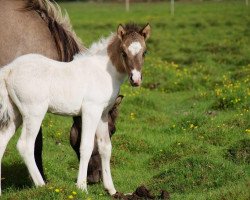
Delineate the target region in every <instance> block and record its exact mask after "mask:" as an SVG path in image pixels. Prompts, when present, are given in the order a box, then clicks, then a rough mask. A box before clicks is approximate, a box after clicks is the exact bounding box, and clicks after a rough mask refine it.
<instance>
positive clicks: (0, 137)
mask: <svg viewBox="0 0 250 200" xmlns="http://www.w3.org/2000/svg"><path fill="white" fill-rule="evenodd" d="M19 125H20V120H17V121H16V122H15V123H14V122H13V121H11V122H10V123H9V124H8V126H7V127H4V128H2V129H1V130H0V195H1V178H2V174H1V165H2V158H3V154H4V152H5V149H6V147H7V144H8V142H9V140H10V139H11V137H12V136H13V135H14V133H15V131H16V129H17V128H18V127H19Z"/></svg>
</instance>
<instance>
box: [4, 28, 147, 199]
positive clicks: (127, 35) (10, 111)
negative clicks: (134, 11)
mask: <svg viewBox="0 0 250 200" xmlns="http://www.w3.org/2000/svg"><path fill="white" fill-rule="evenodd" d="M149 35H150V26H149V25H148V24H147V25H146V26H145V27H144V28H142V29H140V28H139V27H138V26H136V25H133V24H127V25H126V26H125V27H123V26H122V25H119V26H118V29H117V33H116V34H112V35H111V36H110V37H108V38H107V39H103V40H101V41H99V42H98V43H94V44H93V45H92V47H91V48H90V49H89V51H88V52H86V53H82V54H79V55H77V56H75V58H74V59H73V61H72V62H69V63H62V62H58V61H54V60H51V59H49V58H46V57H44V56H41V55H36V54H28V55H25V56H21V57H19V58H17V59H16V60H14V61H13V62H12V63H10V64H9V65H6V66H5V67H3V69H2V70H1V71H0V103H1V106H0V128H1V129H0V161H1V159H2V156H3V153H4V151H5V149H6V146H7V143H8V141H9V139H10V138H11V137H12V136H13V134H14V133H15V131H16V129H17V128H18V127H19V126H20V124H21V122H22V124H23V127H22V133H21V136H20V138H19V140H18V143H17V148H18V150H19V152H20V154H21V156H22V157H23V159H24V162H25V164H26V166H27V167H28V170H29V172H30V175H31V177H32V179H33V181H34V183H35V185H36V186H42V185H44V184H45V182H44V180H43V178H42V176H41V174H40V172H39V170H38V168H37V166H36V163H35V159H34V144H35V139H36V136H37V134H38V131H39V127H40V125H41V123H42V120H43V118H44V116H45V114H46V112H51V113H54V114H59V115H67V116H80V115H81V116H82V134H81V144H80V166H79V173H78V179H77V186H78V187H79V188H80V189H82V190H84V191H87V181H86V180H87V167H88V162H89V159H90V156H91V153H92V151H93V147H94V139H95V137H96V140H97V145H98V151H99V153H100V156H101V162H102V173H103V182H104V187H105V189H107V191H108V192H109V194H110V195H113V194H115V193H116V190H115V188H114V185H113V181H112V177H111V172H110V157H111V142H110V137H109V131H108V112H109V110H110V109H111V108H112V106H113V105H114V103H115V99H116V97H117V95H118V92H119V90H120V86H121V84H122V83H123V82H124V80H125V78H126V75H128V76H129V80H130V83H131V85H132V86H139V85H140V84H141V81H142V76H141V69H142V65H143V61H144V56H145V52H146V44H145V41H146V40H147V39H148V37H149ZM67 80H71V81H67ZM0 177H1V176H0Z"/></svg>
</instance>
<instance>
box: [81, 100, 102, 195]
mask: <svg viewBox="0 0 250 200" xmlns="http://www.w3.org/2000/svg"><path fill="white" fill-rule="evenodd" d="M102 111H103V108H102V107H101V106H97V105H94V104H92V103H88V104H84V106H83V108H82V133H81V134H82V135H81V145H80V166H79V173H78V178H77V186H78V187H79V188H80V189H82V190H85V191H86V192H87V170H88V163H89V159H90V157H91V154H92V151H93V148H94V140H95V132H96V129H97V125H98V122H99V121H100V118H101V115H102Z"/></svg>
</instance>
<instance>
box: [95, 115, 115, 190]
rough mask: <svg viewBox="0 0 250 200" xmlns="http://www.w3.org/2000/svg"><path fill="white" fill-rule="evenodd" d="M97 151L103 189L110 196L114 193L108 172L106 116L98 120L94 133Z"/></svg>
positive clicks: (108, 138) (109, 171) (109, 150)
mask: <svg viewBox="0 0 250 200" xmlns="http://www.w3.org/2000/svg"><path fill="white" fill-rule="evenodd" d="M96 137H97V144H98V151H99V153H100V156H101V161H102V175H103V183H104V187H105V189H106V190H107V191H108V192H109V194H110V195H113V194H115V193H116V190H115V187H114V184H113V180H112V176H111V170H110V158H111V150H112V145H111V141H110V136H109V129H108V116H103V117H102V119H101V120H100V122H99V124H98V128H97V132H96Z"/></svg>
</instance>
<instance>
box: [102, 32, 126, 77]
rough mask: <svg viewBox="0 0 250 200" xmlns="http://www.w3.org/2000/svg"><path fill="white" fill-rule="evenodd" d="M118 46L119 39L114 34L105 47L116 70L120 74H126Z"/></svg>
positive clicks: (119, 44) (119, 43)
mask: <svg viewBox="0 0 250 200" xmlns="http://www.w3.org/2000/svg"><path fill="white" fill-rule="evenodd" d="M120 46H121V40H120V39H119V38H118V37H117V35H115V36H114V37H113V38H111V40H110V43H109V45H108V47H107V52H108V56H109V58H110V61H111V62H112V64H113V65H114V66H115V68H116V70H117V71H118V72H119V73H121V74H126V70H125V67H124V65H123V63H122V60H121V56H120Z"/></svg>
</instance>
